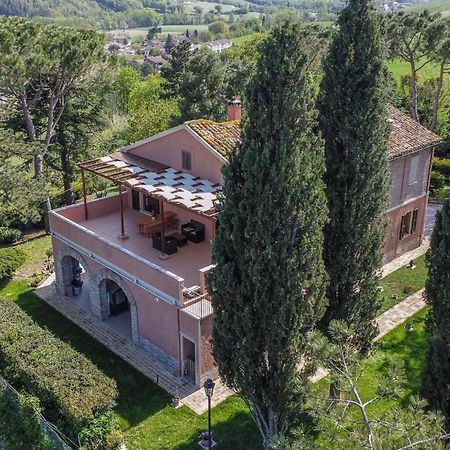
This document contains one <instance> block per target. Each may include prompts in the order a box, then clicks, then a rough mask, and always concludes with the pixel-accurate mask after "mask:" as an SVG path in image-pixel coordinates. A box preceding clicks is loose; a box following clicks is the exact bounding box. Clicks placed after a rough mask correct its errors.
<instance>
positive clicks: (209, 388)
mask: <svg viewBox="0 0 450 450" xmlns="http://www.w3.org/2000/svg"><path fill="white" fill-rule="evenodd" d="M203 387H204V389H205V394H206V396H207V397H208V450H211V448H212V438H211V397H212V396H213V393H214V381H213V380H211V378H208V379H207V380H206V381H205V384H204V385H203Z"/></svg>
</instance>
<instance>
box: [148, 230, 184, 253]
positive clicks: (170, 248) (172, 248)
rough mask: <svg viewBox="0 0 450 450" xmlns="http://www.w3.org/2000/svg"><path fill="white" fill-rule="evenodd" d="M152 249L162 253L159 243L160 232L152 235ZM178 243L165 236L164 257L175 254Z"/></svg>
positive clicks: (172, 238)
mask: <svg viewBox="0 0 450 450" xmlns="http://www.w3.org/2000/svg"><path fill="white" fill-rule="evenodd" d="M152 240H153V248H155V249H156V250H159V251H161V252H162V251H163V249H162V245H161V244H162V242H161V232H160V231H156V232H153V233H152ZM177 247H178V242H177V239H176V238H175V237H174V236H170V235H169V236H165V245H164V253H165V254H166V255H171V254H172V253H176V252H177Z"/></svg>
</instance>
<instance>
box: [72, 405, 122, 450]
mask: <svg viewBox="0 0 450 450" xmlns="http://www.w3.org/2000/svg"><path fill="white" fill-rule="evenodd" d="M79 439H80V443H81V444H82V449H83V450H85V449H86V450H95V449H98V448H101V449H102V450H118V449H119V448H120V447H121V445H122V443H123V436H122V433H121V432H120V430H119V423H118V421H117V417H116V416H115V415H114V414H113V413H112V412H108V413H106V414H103V415H101V416H98V417H94V419H92V420H91V422H90V423H89V424H88V425H87V426H86V427H84V428H83V429H82V430H81V432H80V434H79Z"/></svg>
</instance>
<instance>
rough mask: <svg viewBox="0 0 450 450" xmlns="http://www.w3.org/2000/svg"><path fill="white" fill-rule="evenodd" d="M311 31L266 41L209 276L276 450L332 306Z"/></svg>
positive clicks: (231, 356)
mask: <svg viewBox="0 0 450 450" xmlns="http://www.w3.org/2000/svg"><path fill="white" fill-rule="evenodd" d="M304 33H306V31H304V30H303V29H302V28H301V27H300V26H298V25H294V26H292V25H285V26H284V27H280V28H275V29H274V30H273V31H272V32H271V33H270V35H269V36H268V37H267V39H266V40H265V41H264V43H263V44H262V47H261V56H260V59H259V61H258V63H257V68H256V72H255V74H254V76H253V79H252V81H251V82H250V83H249V85H248V87H247V91H246V96H245V98H244V99H245V101H244V105H245V109H246V111H248V117H246V118H245V119H244V124H243V137H242V144H241V145H240V146H239V149H236V150H235V151H233V152H232V153H231V155H230V157H229V163H228V164H227V166H226V167H225V169H224V178H225V183H224V191H223V197H222V200H221V202H220V205H219V228H218V233H217V237H216V239H215V242H214V251H213V255H214V261H215V263H216V268H215V271H214V274H213V277H212V280H210V283H211V286H210V292H212V296H213V305H214V311H215V319H214V326H213V352H214V356H215V359H216V361H217V364H218V368H219V372H220V374H221V376H222V378H223V379H224V381H225V382H226V384H227V385H228V386H230V387H232V388H234V389H235V390H237V391H238V392H239V394H240V395H241V396H242V397H243V398H244V400H245V401H246V402H247V403H248V404H249V406H250V408H251V411H252V414H253V418H254V420H255V422H256V424H257V426H258V428H259V430H260V431H261V434H262V437H263V445H264V448H266V449H267V448H270V445H271V441H272V439H273V437H274V436H276V435H283V434H284V433H285V432H286V430H287V429H288V428H289V425H290V420H291V419H292V415H293V412H294V410H295V411H296V412H298V410H299V408H301V405H302V401H303V400H302V398H303V397H302V396H303V395H304V392H303V390H302V387H303V388H304V387H305V386H306V384H307V381H306V378H307V376H308V375H310V374H311V373H312V370H313V369H312V367H311V365H310V364H309V359H308V357H307V355H306V354H305V352H306V350H305V349H306V344H307V342H306V333H307V331H308V330H310V329H311V328H312V327H314V325H315V324H316V322H317V321H318V320H319V319H320V317H321V316H322V314H323V311H324V307H325V292H326V273H325V270H324V264H323V259H322V246H323V225H324V223H325V220H326V215H327V210H326V206H325V193H324V184H323V171H324V160H323V143H322V141H321V140H320V139H319V138H318V137H317V136H316V135H315V134H314V132H313V130H314V129H315V127H316V126H317V123H316V116H317V113H316V110H315V108H314V102H315V95H314V89H313V87H312V84H311V82H310V79H309V74H308V72H307V65H308V60H307V57H306V56H305V55H306V51H305V38H304Z"/></svg>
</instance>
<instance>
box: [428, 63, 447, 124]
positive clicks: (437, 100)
mask: <svg viewBox="0 0 450 450" xmlns="http://www.w3.org/2000/svg"><path fill="white" fill-rule="evenodd" d="M444 67H445V63H444V62H442V63H441V67H440V68H439V78H438V85H437V88H436V92H435V94H434V101H433V119H432V120H431V124H430V127H429V130H430V131H434V130H435V129H436V127H437V124H438V113H439V103H440V99H441V93H442V86H443V85H444Z"/></svg>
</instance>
